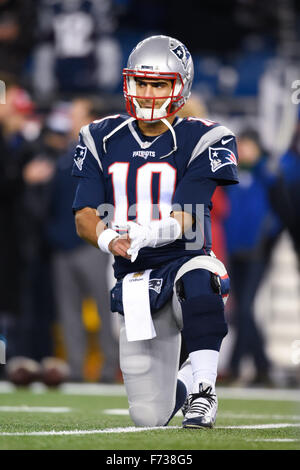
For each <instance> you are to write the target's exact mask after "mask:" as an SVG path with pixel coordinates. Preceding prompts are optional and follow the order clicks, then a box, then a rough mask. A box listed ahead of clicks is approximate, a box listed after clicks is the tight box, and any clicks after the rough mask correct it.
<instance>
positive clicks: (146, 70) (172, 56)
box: [123, 36, 194, 121]
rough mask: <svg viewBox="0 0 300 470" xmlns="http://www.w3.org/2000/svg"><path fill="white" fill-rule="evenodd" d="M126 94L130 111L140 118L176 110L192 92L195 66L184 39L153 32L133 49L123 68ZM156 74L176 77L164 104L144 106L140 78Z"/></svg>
mask: <svg viewBox="0 0 300 470" xmlns="http://www.w3.org/2000/svg"><path fill="white" fill-rule="evenodd" d="M123 77H124V96H125V100H126V108H127V112H128V113H129V114H130V115H131V116H133V117H134V118H136V119H140V120H143V121H157V120H161V119H164V118H167V117H168V116H171V115H172V114H175V113H176V112H177V111H178V110H179V109H180V108H182V106H183V105H184V104H185V102H186V101H187V99H188V98H189V96H190V93H191V87H192V82H193V78H194V66H193V60H192V57H191V54H190V53H189V51H188V50H187V48H186V47H185V45H184V44H182V42H180V41H178V40H177V39H174V38H170V37H168V36H151V37H149V38H147V39H145V40H143V41H141V42H140V43H139V44H138V45H137V46H136V47H135V48H134V49H133V51H132V52H131V54H130V56H129V58H128V63H127V68H125V69H124V70H123ZM137 78H147V79H150V78H155V79H159V78H160V79H162V78H164V79H167V80H172V84H173V86H172V91H171V94H170V96H165V97H163V98H165V101H164V103H163V104H162V106H161V107H160V108H156V107H155V100H156V99H160V100H161V99H162V97H159V98H155V97H153V98H151V99H152V108H141V107H140V105H139V103H138V99H139V98H142V96H137V93H136V79H137Z"/></svg>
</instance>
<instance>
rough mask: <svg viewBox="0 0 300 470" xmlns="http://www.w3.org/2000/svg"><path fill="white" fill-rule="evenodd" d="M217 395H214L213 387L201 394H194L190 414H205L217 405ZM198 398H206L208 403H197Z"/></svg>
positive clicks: (191, 399)
mask: <svg viewBox="0 0 300 470" xmlns="http://www.w3.org/2000/svg"><path fill="white" fill-rule="evenodd" d="M215 396H216V395H215V394H214V393H212V389H211V387H207V389H206V390H202V391H201V392H199V393H192V396H191V398H190V408H189V410H188V411H189V412H192V413H199V414H205V413H206V412H207V411H208V410H209V409H210V408H211V407H212V405H213V404H214V403H215ZM198 398H204V399H205V400H207V403H203V402H199V401H197V399H198Z"/></svg>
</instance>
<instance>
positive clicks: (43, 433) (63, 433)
mask: <svg viewBox="0 0 300 470" xmlns="http://www.w3.org/2000/svg"><path fill="white" fill-rule="evenodd" d="M166 429H181V428H180V426H169V427H149V428H147V427H144V428H135V427H133V426H132V427H127V428H108V429H87V430H80V429H75V430H74V431H33V432H0V436H72V435H73V436H79V435H84V434H118V433H131V432H143V431H156V430H159V431H164V430H166Z"/></svg>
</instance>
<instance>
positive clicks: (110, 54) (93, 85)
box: [33, 0, 121, 96]
mask: <svg viewBox="0 0 300 470" xmlns="http://www.w3.org/2000/svg"><path fill="white" fill-rule="evenodd" d="M112 3H113V2H112V0H56V1H51V0H42V1H41V2H39V7H38V30H37V31H38V33H37V35H38V45H37V47H36V49H35V53H34V77H33V78H34V87H35V90H36V92H37V93H38V94H39V95H40V96H45V95H46V96H49V95H50V96H51V93H53V92H54V91H56V90H58V91H59V92H60V93H64V94H68V95H71V96H72V93H74V92H77V93H91V92H92V91H95V90H97V89H99V87H100V88H102V87H108V88H110V89H111V88H113V86H114V85H115V83H116V77H117V81H118V72H119V68H120V60H121V59H120V51H119V44H118V42H117V41H116V39H115V38H114V37H113V34H112V33H113V32H114V31H115V28H116V21H115V17H114V16H115V15H114V10H113V8H112Z"/></svg>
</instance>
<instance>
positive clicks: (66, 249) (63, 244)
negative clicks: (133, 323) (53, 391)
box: [47, 98, 118, 383]
mask: <svg viewBox="0 0 300 470" xmlns="http://www.w3.org/2000/svg"><path fill="white" fill-rule="evenodd" d="M100 111H101V110H100ZM96 118H99V110H98V109H96V108H95V107H94V105H93V102H92V100H90V99H85V98H78V99H74V100H73V101H72V104H71V109H70V120H71V129H70V135H69V142H68V151H67V152H64V154H63V155H62V156H61V157H60V158H59V159H58V162H57V167H56V172H55V176H54V179H53V181H52V188H51V190H52V196H51V203H50V211H49V215H48V217H47V236H48V240H49V242H50V245H51V248H52V250H53V276H54V279H53V280H54V292H55V299H56V305H57V310H58V320H59V321H60V323H61V326H62V333H63V339H64V343H65V346H66V352H67V360H68V363H69V366H70V370H71V375H70V380H73V381H82V380H83V378H84V376H83V370H84V362H85V357H86V353H87V332H86V331H85V328H84V324H83V320H82V303H83V300H84V299H85V298H92V299H94V300H95V301H96V305H97V309H98V313H99V315H100V318H101V328H100V330H99V343H100V346H101V349H102V351H103V353H104V363H103V367H102V369H101V376H100V381H101V382H107V383H112V382H115V381H116V379H117V371H118V343H117V340H116V338H115V337H114V334H113V331H112V314H111V311H110V305H109V288H108V282H107V267H108V258H107V256H106V255H105V254H104V253H102V252H101V251H100V250H95V248H94V247H92V246H90V245H88V244H87V243H85V242H84V241H83V240H81V239H80V238H79V237H78V235H77V233H76V229H75V223H74V216H73V213H72V203H73V199H74V197H75V191H76V187H77V181H76V179H74V178H72V176H71V169H72V166H73V161H74V160H73V158H74V152H75V147H76V143H77V139H78V133H79V131H80V128H81V127H82V126H84V125H86V124H87V123H89V122H91V120H94V119H96Z"/></svg>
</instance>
